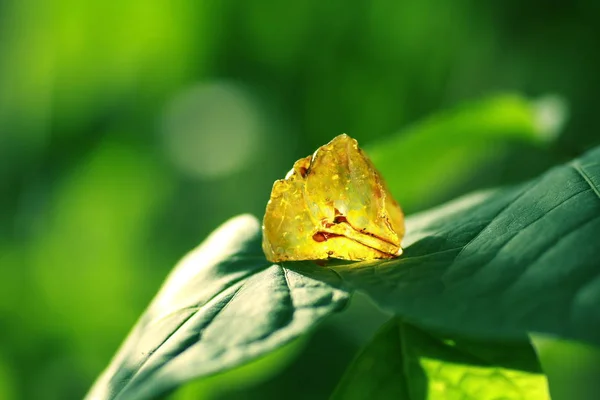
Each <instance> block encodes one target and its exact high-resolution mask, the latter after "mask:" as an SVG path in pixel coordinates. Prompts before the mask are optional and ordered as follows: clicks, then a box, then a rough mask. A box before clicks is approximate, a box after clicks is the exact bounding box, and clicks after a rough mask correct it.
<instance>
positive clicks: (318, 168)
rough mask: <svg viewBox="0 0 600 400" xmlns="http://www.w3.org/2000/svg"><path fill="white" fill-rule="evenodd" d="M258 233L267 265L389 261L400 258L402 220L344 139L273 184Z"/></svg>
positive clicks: (379, 182)
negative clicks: (290, 262) (330, 260)
mask: <svg viewBox="0 0 600 400" xmlns="http://www.w3.org/2000/svg"><path fill="white" fill-rule="evenodd" d="M262 229H263V251H264V252H265V255H266V257H267V259H268V260H269V261H272V262H278V261H297V260H323V259H327V258H338V259H343V260H369V259H376V258H392V257H397V256H399V255H400V254H402V248H401V247H400V242H401V240H402V237H403V236H404V214H403V213H402V210H401V209H400V206H399V205H398V203H396V201H395V200H394V199H393V198H392V195H391V194H390V192H389V191H388V189H387V187H386V185H385V182H384V181H383V178H382V177H381V175H380V174H379V172H377V170H376V169H375V167H374V166H373V164H372V163H371V161H370V160H369V159H368V158H367V156H366V155H365V154H364V153H363V151H362V150H361V149H360V148H359V147H358V143H357V142H356V140H354V139H352V138H351V137H350V136H348V135H345V134H344V135H339V136H337V137H335V138H334V139H333V140H332V141H331V142H329V143H327V144H326V145H324V146H321V147H319V148H318V149H317V151H315V153H314V154H313V155H312V156H308V157H305V158H301V159H300V160H298V161H296V162H295V163H294V166H293V168H292V170H291V171H290V172H288V174H287V175H286V177H285V179H280V180H277V181H275V183H274V184H273V190H272V192H271V198H270V199H269V202H268V203H267V209H266V212H265V216H264V219H263V227H262Z"/></svg>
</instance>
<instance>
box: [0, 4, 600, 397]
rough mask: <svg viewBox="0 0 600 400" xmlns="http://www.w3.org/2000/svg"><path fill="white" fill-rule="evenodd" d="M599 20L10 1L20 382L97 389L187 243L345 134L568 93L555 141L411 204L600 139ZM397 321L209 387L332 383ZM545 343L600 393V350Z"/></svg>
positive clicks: (10, 362) (8, 150) (1, 133)
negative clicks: (488, 100)
mask: <svg viewBox="0 0 600 400" xmlns="http://www.w3.org/2000/svg"><path fill="white" fill-rule="evenodd" d="M598 15H600V2H598V1H594V0H589V1H572V2H559V1H530V2H526V3H523V2H520V1H515V0H508V1H504V2H494V3H492V2H478V1H465V0H459V1H454V2H438V1H430V0H424V1H420V2H397V1H392V0H357V1H353V2H348V1H341V0H333V1H328V2H322V1H317V0H304V1H297V2H283V1H273V0H268V1H252V2H250V1H240V0H237V1H235V0H220V1H218V0H199V1H192V0H170V1H163V0H159V1H155V2H150V3H149V2H145V1H135V0H134V1H127V2H114V1H102V2H101V1H92V2H81V1H73V0H47V1H39V0H21V1H16V0H4V1H0V267H1V270H0V271H1V276H2V278H1V279H0V398H1V399H13V398H14V399H20V398H28V399H77V398H81V397H82V396H83V394H84V393H85V391H86V390H87V389H88V387H89V386H90V385H91V383H92V382H93V380H94V378H95V377H96V376H97V375H98V374H99V373H100V371H101V370H102V369H103V368H104V367H105V366H106V365H107V363H108V362H109V360H110V357H111V356H112V354H114V352H115V351H116V349H117V347H118V345H119V343H120V342H121V341H122V340H123V338H124V337H125V335H126V334H127V332H128V330H129V328H130V327H131V326H132V325H133V324H134V322H135V320H136V318H137V316H138V315H139V314H140V313H141V312H142V310H143V309H144V308H145V306H146V304H147V303H148V302H149V300H150V299H151V297H152V296H153V294H154V293H155V292H156V290H157V288H158V286H159V285H160V282H161V281H162V279H163V278H164V277H165V275H166V274H167V272H168V271H169V270H170V269H171V267H172V266H173V265H174V263H175V262H176V261H177V260H178V258H179V257H181V255H182V254H184V253H185V252H186V251H188V250H189V249H190V248H192V247H193V246H195V245H197V244H198V243H199V242H200V241H201V240H202V239H203V238H204V237H205V235H206V234H207V233H208V232H210V231H211V230H212V229H214V228H215V227H216V226H217V225H219V224H220V223H221V222H223V221H224V220H225V219H227V218H229V217H231V216H233V215H235V214H238V213H243V212H250V213H253V214H255V215H257V216H262V213H263V210H264V206H265V204H266V201H267V200H268V196H269V193H270V189H271V185H272V183H273V181H274V180H275V179H277V178H280V177H282V176H283V175H284V174H285V172H286V171H287V170H288V169H289V168H290V167H291V165H292V163H293V161H295V160H296V159H297V158H299V157H301V156H305V155H307V154H310V153H311V152H312V151H314V149H315V148H316V147H318V146H320V145H322V144H324V143H325V142H327V141H328V140H330V139H331V138H332V137H333V136H335V135H337V134H339V133H342V132H346V133H348V134H350V135H351V136H353V137H355V138H356V139H358V140H359V142H360V143H361V144H362V145H365V146H366V147H367V149H368V148H369V146H370V145H371V144H373V143H377V142H378V141H379V142H381V141H382V140H386V138H388V137H390V135H394V134H395V136H394V137H398V134H396V133H397V132H400V131H401V130H402V129H404V128H405V127H407V126H411V124H413V123H415V122H416V121H419V120H420V119H422V118H424V117H427V116H428V115H430V114H432V113H435V112H438V111H440V110H445V109H448V108H453V107H455V106H456V105H459V104H462V103H463V102H465V101H473V100H476V99H479V98H482V97H486V96H489V95H491V94H494V93H498V92H505V91H510V92H514V93H519V94H522V95H523V96H525V97H527V98H533V99H537V98H540V97H541V96H545V95H549V94H550V95H554V96H559V97H560V99H562V100H561V101H560V102H559V103H560V104H563V106H562V108H563V109H564V105H565V104H566V105H568V111H569V118H568V119H567V120H566V122H565V124H564V126H563V127H562V130H561V134H560V136H558V138H557V139H556V140H554V141H553V142H552V144H551V145H550V146H545V147H543V148H537V147H536V148H525V149H523V148H522V146H517V145H515V146H512V147H511V145H509V148H510V151H509V152H508V153H506V152H505V153H503V154H504V156H503V158H502V159H501V160H500V161H499V162H500V163H504V164H503V165H504V168H500V169H499V171H500V173H496V175H494V178H493V179H488V177H487V176H485V175H484V176H483V177H479V178H478V179H474V180H473V181H472V182H470V183H469V182H468V184H466V185H462V186H461V185H459V186H457V187H455V188H454V189H453V190H454V191H451V190H450V191H448V192H447V193H445V195H444V194H439V193H438V192H437V191H436V188H437V186H439V185H440V184H441V183H442V181H444V177H443V176H440V177H439V179H438V180H436V179H435V178H434V179H428V180H427V184H426V186H427V187H430V189H431V193H432V194H431V196H425V198H424V199H423V202H416V201H414V199H413V201H412V202H408V199H406V201H407V202H408V203H407V205H406V207H405V208H406V211H407V212H408V213H410V212H414V211H418V210H420V209H422V208H424V207H426V206H430V205H434V204H436V203H439V202H440V201H442V200H445V199H446V198H449V197H451V196H453V195H454V194H459V193H461V192H464V191H465V190H467V189H473V188H477V187H483V186H486V185H491V184H497V183H506V182H513V181H519V180H522V179H526V178H528V177H530V176H533V175H535V174H536V173H538V172H539V171H541V170H543V169H544V168H545V167H547V166H548V165H552V164H554V163H557V162H560V161H564V160H567V159H570V158H572V157H574V156H576V155H578V154H580V153H581V152H583V151H584V150H585V149H587V148H589V147H591V146H593V145H594V144H597V143H598V142H599V135H598V132H599V131H600V130H599V128H600V119H599V118H598V115H597V114H598V113H597V101H596V97H597V89H598V88H599V87H600V74H599V73H598V71H600V52H598V49H600V25H599V24H598V23H597V19H598ZM439 136H440V137H439V140H440V143H447V142H448V141H451V132H448V134H447V135H446V134H444V132H440V133H439ZM427 150H428V149H427V148H423V149H422V153H421V152H419V153H420V154H418V155H417V154H415V157H417V156H419V157H421V158H423V157H425V158H427V157H428V153H427ZM507 154H508V155H507ZM403 162H404V164H405V165H408V166H410V165H412V164H411V159H410V158H409V159H405V160H403ZM415 165H417V164H415ZM497 165H498V164H496V167H497ZM495 170H496V171H498V168H496V169H495ZM398 173H402V174H406V175H411V176H418V174H419V170H418V169H417V168H415V169H411V168H408V169H407V170H402V171H398ZM384 175H385V171H384ZM434 193H435V195H434ZM395 194H396V195H397V196H398V200H399V201H400V203H403V200H404V199H403V197H402V193H395ZM358 320H360V321H367V322H364V323H363V322H361V323H357V322H356V321H358ZM383 320H385V316H382V315H380V314H378V311H377V310H375V309H374V308H373V307H372V306H369V305H368V303H367V302H366V301H365V300H364V299H363V300H357V301H355V302H354V304H353V306H352V307H351V310H350V312H349V313H348V314H347V315H346V316H345V317H340V318H338V319H337V320H333V321H331V322H330V323H328V324H326V325H325V326H324V327H323V328H321V329H320V330H319V331H317V332H316V333H315V335H314V336H313V337H312V338H311V339H310V342H309V343H308V344H306V343H305V344H304V346H303V347H302V346H301V347H302V349H301V350H296V351H295V352H294V356H293V357H292V356H290V357H288V358H290V359H294V360H295V362H294V363H292V364H291V365H288V366H285V367H284V365H287V364H288V363H287V362H286V363H281V365H279V366H278V367H277V371H276V372H271V373H270V375H269V376H267V375H268V374H266V375H265V374H263V375H264V376H262V378H263V381H262V382H259V383H252V384H251V383H247V384H246V386H244V388H243V389H236V388H235V387H233V386H235V385H232V386H231V387H230V388H229V390H230V391H229V392H227V391H225V392H223V390H225V389H223V388H222V387H223V386H227V385H223V384H219V386H221V390H220V391H221V393H216V392H215V391H214V390H213V391H212V392H211V393H212V395H211V396H213V397H217V398H218V397H221V398H230V397H233V398H256V397H258V398H268V397H270V396H273V397H275V398H277V397H278V395H277V393H279V392H278V391H280V390H284V389H285V390H290V388H293V391H294V395H295V396H297V398H306V396H308V395H311V396H314V398H326V396H327V395H328V394H329V392H330V391H331V390H332V389H333V387H334V385H335V383H336V380H337V378H339V376H340V375H341V374H342V372H343V370H344V368H345V366H346V364H347V363H348V362H349V361H350V360H351V359H352V357H353V355H354V352H355V351H356V349H357V348H358V347H359V346H360V345H362V344H363V343H364V341H365V340H368V338H369V336H370V335H371V334H372V333H373V332H374V330H375V329H376V327H377V324H378V323H380V322H382V321H383ZM544 346H546V347H544ZM544 346H542V347H544V348H550V350H549V352H548V353H547V354H549V355H548V357H547V358H546V359H547V360H548V363H549V364H548V365H549V367H548V368H549V371H553V372H552V375H551V377H550V378H551V385H553V384H554V383H553V382H556V383H555V385H556V386H555V387H553V390H555V392H554V394H555V395H556V396H559V397H557V398H565V399H566V398H575V397H572V395H573V394H574V390H575V391H577V393H578V396H579V397H580V398H585V396H586V393H588V394H589V393H594V392H593V391H594V390H598V383H597V382H595V379H592V376H594V374H595V375H596V376H597V374H598V373H599V372H600V371H599V368H598V366H597V365H596V364H594V363H597V362H598V360H600V359H599V358H598V357H596V358H594V357H591V356H589V354H590V352H591V350H589V349H584V350H581V349H580V348H579V347H577V346H576V347H577V349H575V350H574V349H573V348H572V346H571V347H569V346H567V347H564V346H563V347H561V346H559V345H556V346H555V345H552V344H550V345H547V344H545V345H544ZM548 346H549V347H548ZM542 361H544V358H543V360H542ZM315 363H318V364H317V365H316V366H315ZM267 369H268V368H267ZM273 374H275V375H273ZM250 375H252V374H250ZM259 375H260V374H259ZM554 375H556V379H555V380H552V379H553V376H554ZM273 377H275V378H277V379H271V378H273ZM233 381H235V382H237V383H239V382H242V381H244V379H239V378H235V379H233ZM247 381H249V382H250V381H253V379H250V378H248V379H247ZM594 385H596V386H594ZM236 390H237V391H236ZM208 392H210V390H208V389H206V388H194V387H193V386H190V387H188V388H184V390H182V391H181V392H178V393H176V394H175V395H174V396H175V397H180V398H196V397H197V396H199V393H205V394H206V393H208ZM217 392H219V391H217ZM208 396H209V395H208V394H206V397H208ZM560 396H563V397H560ZM564 396H567V397H564ZM590 398H591V397H590Z"/></svg>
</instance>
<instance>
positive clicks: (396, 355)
mask: <svg viewBox="0 0 600 400" xmlns="http://www.w3.org/2000/svg"><path fill="white" fill-rule="evenodd" d="M500 398H501V399H505V400H541V399H549V398H550V395H549V393H548V383H547V380H546V377H545V376H544V375H543V374H542V373H541V369H540V366H539V363H538V361H537V357H536V354H535V352H534V350H533V347H532V346H531V344H530V343H529V342H528V341H518V342H504V343H501V342H496V343H494V342H482V341H476V340H466V339H461V338H456V337H448V336H447V335H436V334H431V333H429V332H425V331H423V330H422V329H419V328H417V327H415V326H413V325H410V324H408V323H405V322H401V321H399V320H391V321H389V322H388V323H387V324H385V325H384V326H383V327H382V329H381V330H380V331H379V333H378V334H377V335H376V336H375V338H374V339H373V340H372V341H371V343H369V344H368V345H367V347H366V348H365V349H364V350H363V351H362V353H361V354H360V355H359V356H358V357H357V358H356V360H355V361H354V362H353V364H352V365H351V366H350V367H349V368H348V370H347V372H346V374H345V376H344V378H343V379H342V381H341V382H340V385H339V386H338V388H337V390H336V392H335V394H334V396H333V399H335V400H337V399H339V400H342V399H343V400H353V399H356V400H358V399H371V400H378V399H382V400H383V399H397V400H403V399H406V400H427V399H431V400H447V399H478V400H488V399H489V400H492V399H500Z"/></svg>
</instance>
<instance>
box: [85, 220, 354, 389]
mask: <svg viewBox="0 0 600 400" xmlns="http://www.w3.org/2000/svg"><path fill="white" fill-rule="evenodd" d="M348 297H349V294H348V293H347V292H346V291H345V290H343V289H342V288H341V281H340V279H339V277H338V276H337V275H336V274H335V273H333V272H332V271H331V270H328V269H326V268H321V267H317V266H315V265H313V264H310V263H298V264H296V265H295V267H294V270H290V269H288V268H286V267H282V266H279V265H272V264H271V263H269V262H268V261H267V260H266V259H265V258H264V255H263V254H262V251H261V250H260V229H259V224H258V221H256V219H255V218H254V217H251V216H240V217H237V218H234V219H232V220H230V221H229V222H227V223H225V224H224V225H223V226H222V227H221V228H219V229H218V230H217V231H215V232H214V233H213V234H212V235H210V237H209V238H208V239H207V240H206V241H205V242H204V243H203V244H202V245H201V246H199V247H198V248H197V249H195V250H194V251H192V252H191V253H190V254H188V255H187V256H186V257H185V258H184V259H183V260H182V261H181V262H180V263H179V265H177V266H176V267H175V269H174V271H173V272H172V273H171V275H170V276H169V277H168V279H167V280H166V282H165V284H164V285H163V287H162V289H161V290H160V291H159V293H158V294H157V296H156V297H155V299H154V300H153V301H152V303H151V304H150V306H149V307H148V309H147V310H146V312H145V313H144V314H143V315H142V317H141V318H140V320H139V322H138V323H137V325H136V326H135V327H134V329H133V331H132V332H131V333H130V335H129V337H128V338H127V340H126V341H125V343H124V344H123V345H122V347H121V349H120V350H119V351H118V353H117V355H116V356H115V358H114V359H113V361H112V362H111V364H110V366H109V367H108V368H107V370H106V371H105V372H104V373H103V375H102V376H101V377H100V378H99V380H98V381H97V382H96V384H95V385H94V387H93V388H92V390H91V391H90V393H89V394H88V396H87V398H88V399H149V398H155V397H157V396H159V395H161V394H164V393H165V392H168V391H170V390H172V389H174V388H175V387H176V386H178V385H180V384H181V383H183V382H186V381H189V380H191V379H193V378H197V377H201V376H207V375H213V374H216V373H218V372H222V371H225V370H228V369H231V368H234V367H237V366H239V365H242V364H245V363H247V362H249V361H251V360H254V359H256V358H258V357H261V356H264V355H266V354H268V353H269V352H271V351H273V350H275V349H277V348H279V347H281V346H283V345H284V344H286V343H289V342H290V341H291V340H293V339H295V338H297V337H299V336H300V335H303V334H304V333H306V332H307V331H308V330H310V329H311V328H312V327H313V326H314V325H315V324H317V323H318V322H320V321H321V320H322V319H323V318H325V317H326V316H327V315H329V314H331V313H333V312H336V311H339V310H340V309H341V308H342V307H344V305H345V304H346V302H347V299H348Z"/></svg>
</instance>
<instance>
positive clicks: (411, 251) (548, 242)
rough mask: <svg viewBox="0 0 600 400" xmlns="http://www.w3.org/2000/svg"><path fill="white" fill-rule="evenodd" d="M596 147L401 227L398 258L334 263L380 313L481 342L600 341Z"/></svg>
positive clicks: (599, 160) (599, 166)
mask: <svg viewBox="0 0 600 400" xmlns="http://www.w3.org/2000/svg"><path fill="white" fill-rule="evenodd" d="M599 188H600V148H597V149H595V150H592V151H590V152H589V153H587V154H585V155H584V156H582V157H581V158H579V159H577V160H574V161H573V162H571V163H569V164H565V165H563V166H560V167H556V168H553V169H551V170H550V171H548V172H547V173H545V174H544V175H542V176H541V177H539V178H538V179H535V180H533V181H531V182H528V183H526V184H522V185H520V186H517V187H513V188H508V189H497V190H493V191H488V192H486V193H480V194H474V195H470V196H467V197H464V198H462V199H459V200H457V201H455V202H453V203H451V204H448V205H446V206H443V207H441V208H439V209H436V210H432V211H429V212H426V213H423V214H421V215H416V216H414V217H413V218H410V219H409V220H408V221H407V232H408V236H407V237H406V240H405V246H406V250H405V253H404V255H403V256H402V257H400V258H398V259H395V260H391V261H387V262H375V263H356V264H352V265H351V266H343V267H338V268H337V271H338V272H339V273H340V274H341V275H342V276H343V278H344V279H346V280H347V281H349V282H351V284H352V285H353V286H354V287H355V288H358V289H360V290H363V291H365V292H366V293H367V294H368V295H369V296H371V298H372V299H374V300H375V301H376V302H377V303H378V304H379V305H380V306H381V307H383V308H384V309H386V310H388V311H391V312H393V313H395V314H397V315H401V316H403V317H405V318H408V319H410V320H414V321H416V322H418V323H420V324H425V325H428V326H432V327H439V328H443V329H449V330H451V331H452V332H456V333H462V334H467V335H471V336H474V337H479V338H489V339H506V338H512V337H519V336H521V335H523V334H524V333H526V332H543V333H549V334H552V335H558V336H561V337H565V338H571V339H578V340H584V341H588V342H591V343H596V344H600V313H599V312H598V310H599V309H600V189H599Z"/></svg>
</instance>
